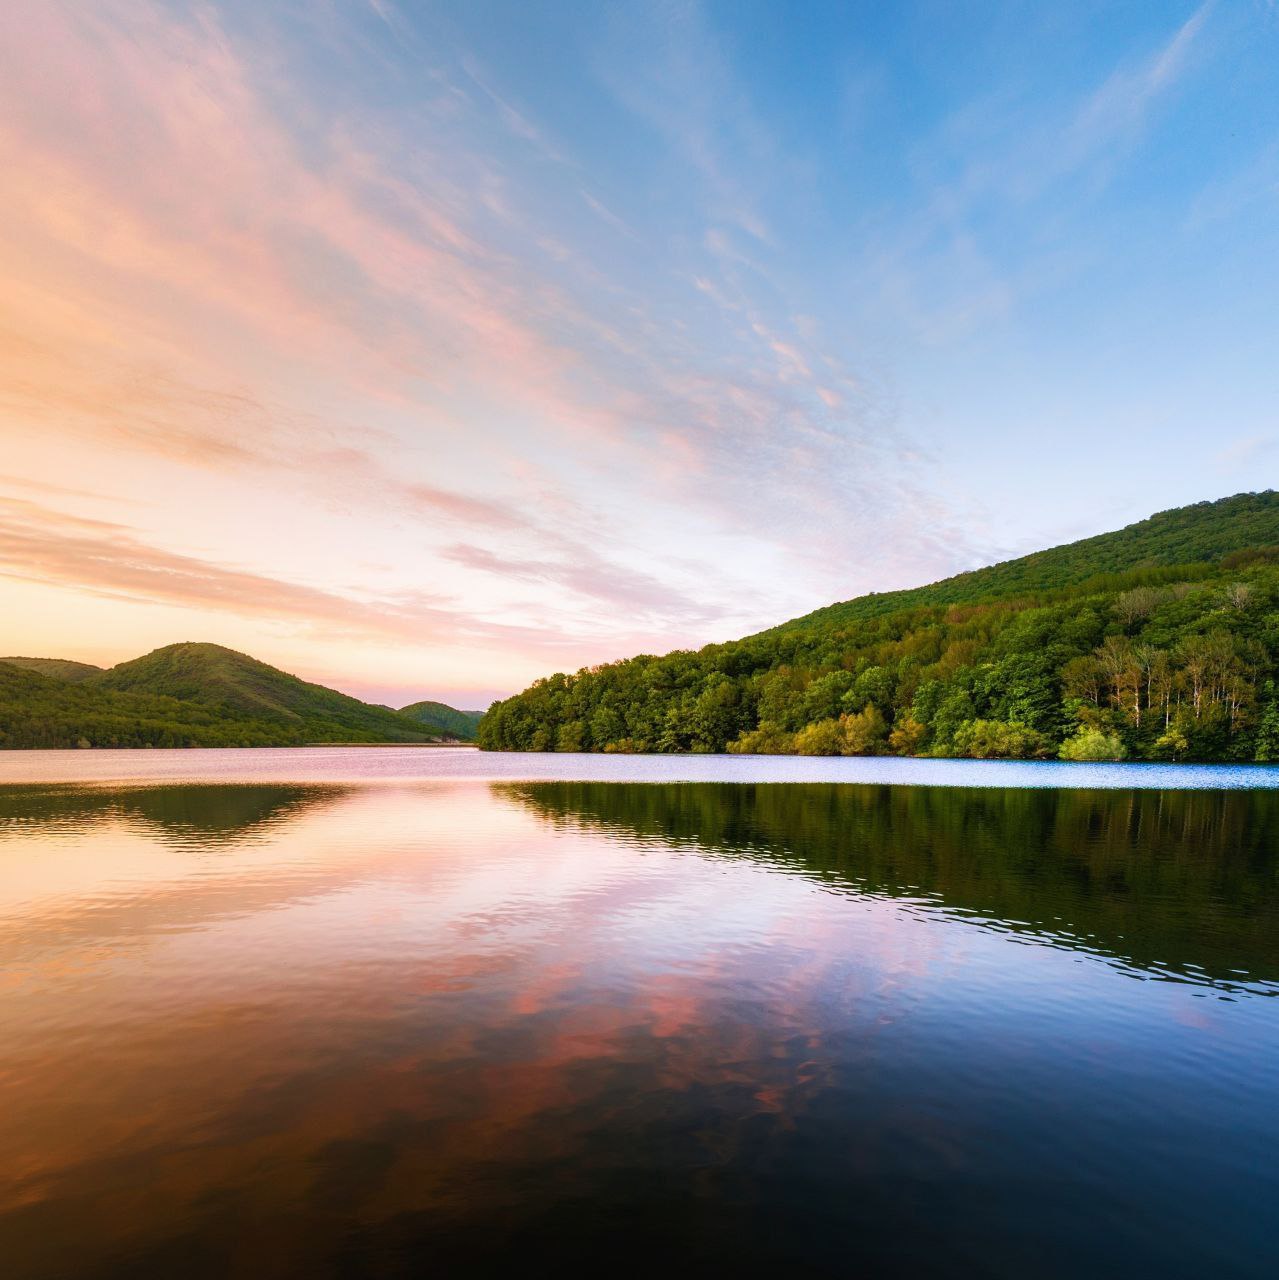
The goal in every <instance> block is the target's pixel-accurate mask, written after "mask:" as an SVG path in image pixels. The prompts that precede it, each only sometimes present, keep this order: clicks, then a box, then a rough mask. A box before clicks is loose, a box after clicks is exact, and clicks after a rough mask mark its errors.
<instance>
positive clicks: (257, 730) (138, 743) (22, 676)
mask: <svg viewBox="0 0 1279 1280" xmlns="http://www.w3.org/2000/svg"><path fill="white" fill-rule="evenodd" d="M44 661H45V663H46V666H45V667H44V670H43V671H42V670H39V669H35V670H33V669H31V666H30V660H24V662H23V664H22V665H15V664H12V663H8V662H4V661H0V747H196V746H201V747H239V746H243V747H279V746H301V745H303V744H305V743H311V742H431V741H438V740H440V739H443V738H453V737H455V736H457V735H454V734H453V733H452V732H451V731H449V730H447V729H445V728H444V727H442V726H440V725H437V724H434V723H430V722H425V721H422V720H415V719H412V718H409V717H405V716H402V715H401V714H400V713H399V712H397V711H392V710H390V709H389V708H387V707H375V706H370V705H369V704H368V703H365V702H361V701H359V699H357V698H351V697H348V696H347V695H346V694H344V693H338V692H337V691H336V690H335V689H326V688H325V687H324V686H323V685H317V684H308V683H307V682H306V681H304V680H299V679H298V678H297V677H296V676H291V675H288V674H287V673H286V672H283V671H280V670H278V669H276V668H275V667H271V666H268V665H267V664H266V663H264V662H258V661H257V660H256V659H254V658H250V657H248V656H247V655H245V654H242V653H235V652H234V651H232V650H230V649H224V648H221V647H220V646H218V645H210V644H176V645H169V646H167V647H166V648H163V649H157V650H156V651H155V652H154V653H149V654H147V655H146V656H145V657H142V658H138V659H136V660H135V661H133V662H125V663H121V664H120V665H119V666H117V667H112V668H111V669H110V670H109V671H98V670H96V669H95V670H94V671H92V672H91V673H89V674H88V675H80V674H79V673H76V678H75V679H70V680H69V679H65V678H60V677H59V676H58V675H57V674H55V673H56V670H57V662H58V660H56V659H48V660H44ZM77 665H79V664H77ZM45 671H49V672H51V674H45V673H44V672H45Z"/></svg>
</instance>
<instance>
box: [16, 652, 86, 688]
mask: <svg viewBox="0 0 1279 1280" xmlns="http://www.w3.org/2000/svg"><path fill="white" fill-rule="evenodd" d="M0 662H7V663H8V664H9V665H10V666H11V667H23V668H24V669H25V670H27V671H38V672H39V673H40V674H41V675H44V676H54V677H56V678H57V679H59V680H70V681H72V682H73V683H74V682H76V681H79V680H87V679H88V678H89V676H96V675H100V674H101V673H102V668H101V667H95V666H94V665H93V664H92V663H90V662H73V661H72V660H71V659H70V658H0Z"/></svg>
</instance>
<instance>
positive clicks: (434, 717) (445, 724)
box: [400, 702, 484, 742]
mask: <svg viewBox="0 0 1279 1280" xmlns="http://www.w3.org/2000/svg"><path fill="white" fill-rule="evenodd" d="M400 715H402V716H408V718H409V719H410V720H417V721H420V722H421V723H422V724H426V725H435V726H438V727H441V728H443V729H444V730H446V731H447V732H448V733H452V734H456V736H457V737H459V738H462V739H464V740H465V741H467V742H474V741H475V731H476V730H477V729H478V728H479V727H480V721H481V720H482V719H483V718H484V712H483V711H458V710H457V709H456V708H454V707H450V706H449V705H448V704H447V703H444V702H414V703H412V704H410V705H409V706H407V707H401V708H400Z"/></svg>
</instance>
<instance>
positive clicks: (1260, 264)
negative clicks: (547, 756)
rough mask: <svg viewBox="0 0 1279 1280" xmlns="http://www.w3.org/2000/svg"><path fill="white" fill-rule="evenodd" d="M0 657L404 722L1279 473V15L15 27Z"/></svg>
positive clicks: (281, 8)
mask: <svg viewBox="0 0 1279 1280" xmlns="http://www.w3.org/2000/svg"><path fill="white" fill-rule="evenodd" d="M4 8H5V21H4V22H3V23H0V272H2V274H3V281H4V286H3V289H0V653H10V654H27V655H41V656H60V657H72V658H77V659H80V660H83V661H89V662H96V663H99V664H101V665H111V664H113V663H115V662H119V661H123V660H125V659H128V658H131V657H135V656H137V655H139V654H141V653H143V652H146V651H148V650H150V649H153V648H156V647H158V646H160V645H163V644H168V643H172V642H175V641H179V640H206V641H212V642H215V643H219V644H225V645H229V646H230V647H232V648H235V649H239V650H242V651H245V652H249V653H252V654H253V655H254V656H256V657H259V658H262V659H264V660H265V661H268V662H271V663H273V664H275V665H277V666H281V667H284V668H285V669H286V670H289V671H293V672H296V673H297V674H299V675H302V676H304V677H306V678H307V679H313V680H319V681H322V682H323V683H327V684H331V685H334V686H335V687H338V688H341V689H344V690H346V691H347V692H351V693H354V694H356V695H358V696H361V697H367V698H370V699H373V700H376V701H384V702H388V703H390V704H392V705H397V706H398V705H402V704H404V703H407V702H410V701H414V700H416V699H418V698H422V697H435V698H440V699H442V700H444V701H447V702H450V703H452V704H453V705H460V706H467V707H471V706H474V707H483V706H485V705H487V703H488V702H489V701H490V700H491V699H493V698H495V697H500V696H505V695H507V694H510V693H514V692H516V691H517V690H519V689H521V688H523V687H524V686H525V685H526V684H528V683H529V682H530V681H531V680H533V679H535V678H537V677H538V676H541V675H545V674H548V673H550V672H553V671H563V670H574V669H576V668H578V667H581V666H584V665H593V664H595V663H599V662H605V661H611V660H614V659H617V658H623V657H627V656H630V655H632V654H635V653H638V652H664V651H666V650H669V649H673V648H688V647H696V646H699V645H701V644H704V643H708V642H711V641H718V640H726V639H730V638H733V637H736V636H740V635H743V634H747V633H749V632H751V631H755V630H759V629H762V628H764V627H767V626H770V625H773V624H775V623H777V622H780V621H782V620H784V619H786V618H788V617H792V616H794V615H797V614H800V613H804V612H807V611H808V610H810V609H813V608H817V607H820V606H822V605H824V604H828V603H831V602H832V601H835V600H840V599H847V598H850V597H852V596H855V595H859V594H862V593H864V592H867V591H880V590H888V589H893V588H897V587H905V586H912V585H918V584H919V583H922V582H927V581H932V580H935V579H937V578H939V577H944V576H946V575H948V574H951V573H955V572H958V571H961V570H963V569H968V568H972V567H975V566H977V565H980V564H985V563H990V562H993V561H995V560H999V559H1004V558H1007V557H1009V556H1011V555H1016V554H1022V553H1024V552H1027V551H1031V550H1034V549H1037V548H1040V547H1043V546H1048V545H1053V544H1056V543H1059V542H1063V541H1069V540H1073V539H1075V538H1078V537H1083V536H1087V535H1088V534H1091V533H1096V532H1100V531H1102V530H1105V529H1111V528H1117V527H1120V526H1122V525H1123V524H1126V523H1130V522H1131V521H1133V520H1136V519H1140V518H1142V517H1144V516H1146V515H1149V514H1151V513H1152V512H1154V511H1158V510H1163V509H1167V508H1169V507H1173V506H1179V505H1181V504H1183V503H1187V502H1194V501H1199V500H1203V499H1211V498H1217V497H1222V496H1225V495H1227V494H1230V493H1236V492H1239V491H1241V490H1248V489H1260V488H1267V487H1271V486H1273V485H1275V484H1276V481H1277V480H1279V450H1277V448H1276V445H1277V444H1279V355H1277V353H1279V4H1276V3H1274V2H1273V0H1215V2H1214V0H1208V2H1207V3H1202V4H1195V3H1181V2H1180V0H1159V2H1153V0H1147V2H1145V3H1124V2H1122V0H1096V2H1092V0H1077V2H1076V3H1072V4H1069V5H1061V4H1044V3H1038V2H1036V3H1016V2H1015V0H1009V2H1007V3H996V2H995V0H986V2H984V3H955V2H954V0H944V2H939V3H901V4H894V5H884V4H881V3H878V0H875V2H871V3H837V4H824V3H821V0H806V3H804V4H802V5H800V4H793V3H788V2H785V0H783V2H782V3H777V4H766V3H754V2H752V0H731V2H729V3H723V4H711V3H707V4H694V3H684V2H672V3H665V2H664V0H647V2H646V3H643V4H637V3H630V2H628V3H619V4H610V3H602V2H601V0H590V2H586V3H576V2H572V3H570V2H568V0H560V2H552V0H546V2H544V3H538V4H528V3H524V2H522V0H515V2H511V3H496V2H494V0H466V2H465V3H463V2H461V0H456V2H450V3H430V2H429V0H424V2H423V3H409V2H408V0H399V2H397V0H349V2H341V0H324V2H320V0H316V2H313V3H311V2H308V3H297V4H288V3H268V4H262V3H260V2H258V0H255V2H253V3H224V4H223V3H207V4H166V3H159V2H154V0H127V2H124V0H94V3H92V4H83V3H78V2H77V3H68V4H63V3H60V2H59V0H6V3H5V5H4Z"/></svg>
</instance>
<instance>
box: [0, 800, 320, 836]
mask: <svg viewBox="0 0 1279 1280" xmlns="http://www.w3.org/2000/svg"><path fill="white" fill-rule="evenodd" d="M341 794H342V789H341V788H338V787H308V786H296V785H294V786H280V785H276V786H260V785H256V786H198V787H192V786H163V787H130V788H119V789H117V788H99V787H91V788H76V787H4V788H0V839H2V838H4V837H5V836H6V835H8V836H13V835H19V836H20V835H21V834H22V833H23V829H24V828H28V827H33V826H39V827H43V828H54V829H62V830H68V829H69V830H77V829H86V830H87V829H88V828H89V827H90V826H92V825H95V824H98V823H102V822H114V821H126V822H135V823H140V824H142V825H144V826H147V827H150V828H152V829H153V830H154V831H155V833H156V834H158V835H160V836H162V837H163V838H164V839H165V841H166V842H167V843H169V844H177V845H193V846H209V845H217V844H226V843H231V842H235V841H241V840H245V839H251V838H254V837H255V836H258V835H263V834H266V833H267V832H270V831H272V830H274V829H276V828H278V827H279V826H281V825H282V824H283V823H285V822H287V821H289V820H290V819H292V818H293V817H296V816H297V815H298V814H300V813H301V812H302V811H304V810H306V809H310V808H313V807H315V806H317V805H321V804H325V803H328V802H330V801H332V800H333V799H335V798H337V797H338V796H339V795H341Z"/></svg>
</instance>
